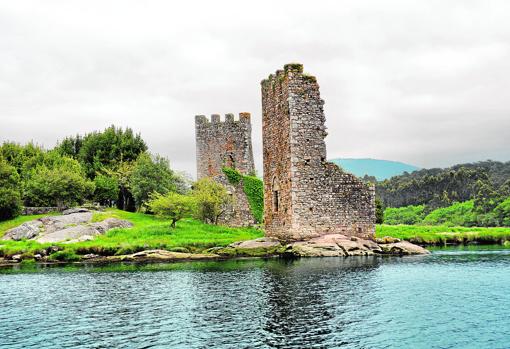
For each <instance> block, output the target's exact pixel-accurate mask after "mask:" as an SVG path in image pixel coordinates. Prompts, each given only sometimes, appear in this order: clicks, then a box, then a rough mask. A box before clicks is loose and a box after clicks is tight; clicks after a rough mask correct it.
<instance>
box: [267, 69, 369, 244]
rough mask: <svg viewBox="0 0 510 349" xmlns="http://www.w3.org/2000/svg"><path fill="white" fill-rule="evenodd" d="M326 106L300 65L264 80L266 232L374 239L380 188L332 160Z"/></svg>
mask: <svg viewBox="0 0 510 349" xmlns="http://www.w3.org/2000/svg"><path fill="white" fill-rule="evenodd" d="M323 105H324V101H323V100H322V99H321V98H320V93H319V85H318V84H317V81H316V79H315V77H313V76H309V75H306V74H303V66H302V65H300V64H289V65H286V66H285V68H284V70H279V71H277V72H276V74H274V75H270V76H269V78H268V79H266V80H264V81H262V109H263V121H262V125H263V126H262V127H263V155H264V206H265V217H264V218H265V225H266V235H267V236H272V237H277V238H279V239H281V240H287V241H296V240H307V239H310V238H313V237H317V236H321V235H325V234H331V233H340V234H344V235H348V236H357V237H362V238H369V239H373V238H374V236H375V188H374V187H373V186H367V185H366V184H364V183H363V182H362V181H361V180H359V179H358V178H357V177H355V176H353V175H351V174H349V173H344V172H342V171H341V170H340V168H338V166H336V165H335V164H332V163H328V162H327V161H326V145H325V142H324V138H325V137H326V135H327V132H326V128H325V125H324V123H325V116H324V112H323Z"/></svg>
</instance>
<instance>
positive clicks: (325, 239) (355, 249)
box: [214, 234, 430, 257]
mask: <svg viewBox="0 0 510 349" xmlns="http://www.w3.org/2000/svg"><path fill="white" fill-rule="evenodd" d="M388 240H389V239H388ZM388 240H385V241H388ZM397 240H398V239H397ZM391 241H395V240H391ZM214 252H216V253H218V254H220V255H224V256H271V255H282V254H284V255H291V256H296V257H342V256H371V255H375V254H378V255H385V254H386V255H398V256H401V255H413V254H428V253H430V252H429V251H427V250H426V249H424V248H423V247H420V246H418V245H414V244H412V243H410V242H407V241H400V240H398V241H397V242H392V243H386V244H377V243H376V242H374V241H371V240H364V239H360V238H353V237H347V236H345V235H341V234H328V235H323V236H320V237H317V238H313V239H310V240H308V241H297V242H293V243H290V244H287V245H285V246H283V245H282V244H281V243H280V242H279V241H278V240H274V239H270V238H266V237H265V238H260V239H255V240H248V241H241V242H236V243H233V244H230V245H229V246H228V247H226V248H221V249H216V250H215V251H214Z"/></svg>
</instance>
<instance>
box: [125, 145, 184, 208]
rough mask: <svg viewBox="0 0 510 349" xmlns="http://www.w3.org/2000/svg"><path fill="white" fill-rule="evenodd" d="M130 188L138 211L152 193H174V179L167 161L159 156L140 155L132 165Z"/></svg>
mask: <svg viewBox="0 0 510 349" xmlns="http://www.w3.org/2000/svg"><path fill="white" fill-rule="evenodd" d="M130 187H131V191H132V193H133V197H134V198H135V202H136V206H137V207H138V208H139V209H140V208H141V207H142V205H143V204H144V203H145V202H146V201H148V199H149V196H150V195H151V194H152V193H159V194H166V193H168V192H170V191H175V189H176V186H175V177H174V174H173V172H172V170H171V169H170V163H169V161H168V160H167V159H165V158H163V157H161V156H159V155H156V156H151V155H150V154H148V153H142V154H140V155H139V156H138V158H137V159H136V161H135V162H134V163H133V171H132V173H131V178H130Z"/></svg>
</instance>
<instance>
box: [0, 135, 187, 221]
mask: <svg viewBox="0 0 510 349" xmlns="http://www.w3.org/2000/svg"><path fill="white" fill-rule="evenodd" d="M189 187H190V185H189V184H188V182H187V180H185V179H184V178H183V177H182V176H180V175H177V174H176V173H175V172H174V171H172V170H171V168H170V164H169V162H168V160H167V159H165V158H162V157H160V156H158V155H151V154H150V153H148V152H147V146H146V145H145V142H144V141H143V139H142V138H141V137H140V135H135V134H134V133H133V131H132V130H131V129H129V128H127V129H125V130H124V129H122V128H116V127H115V126H111V127H109V128H107V129H106V130H104V131H102V132H93V133H90V134H87V135H85V136H83V137H82V136H79V135H78V136H75V137H68V138H65V139H64V140H63V141H62V142H61V143H60V144H59V145H57V146H56V147H55V148H54V149H50V150H46V149H43V148H42V147H39V146H37V145H34V144H32V143H29V144H26V145H20V144H16V143H11V142H4V143H3V144H2V145H1V146H0V220H2V219H9V218H12V217H15V216H17V215H18V214H19V213H20V212H21V206H22V205H25V206H50V207H69V206H74V205H82V204H84V203H98V204H101V205H103V206H114V205H116V206H117V207H118V208H121V209H124V210H131V211H134V210H135V209H137V210H139V211H143V210H145V209H146V207H145V203H146V202H147V200H148V199H149V196H150V195H151V194H152V193H159V194H166V193H168V192H179V193H181V194H182V193H185V192H187V191H189Z"/></svg>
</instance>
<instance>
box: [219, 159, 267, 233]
mask: <svg viewBox="0 0 510 349" xmlns="http://www.w3.org/2000/svg"><path fill="white" fill-rule="evenodd" d="M223 173H225V175H226V176H227V179H228V181H229V182H230V184H232V185H237V184H239V182H241V181H242V183H243V190H244V193H245V194H246V197H247V198H248V203H249V204H250V210H251V213H252V214H253V217H255V219H256V220H257V222H258V223H262V221H263V220H264V182H262V180H261V179H260V178H258V177H256V176H249V175H243V174H241V173H240V172H239V171H237V170H236V169H233V168H229V167H224V168H223Z"/></svg>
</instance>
